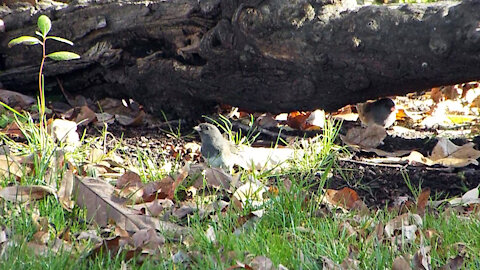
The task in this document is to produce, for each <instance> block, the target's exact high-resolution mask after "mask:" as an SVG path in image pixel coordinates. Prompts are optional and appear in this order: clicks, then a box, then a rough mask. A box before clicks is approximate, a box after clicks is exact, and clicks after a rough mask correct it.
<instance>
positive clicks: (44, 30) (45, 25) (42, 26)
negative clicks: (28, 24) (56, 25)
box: [2, 15, 80, 127]
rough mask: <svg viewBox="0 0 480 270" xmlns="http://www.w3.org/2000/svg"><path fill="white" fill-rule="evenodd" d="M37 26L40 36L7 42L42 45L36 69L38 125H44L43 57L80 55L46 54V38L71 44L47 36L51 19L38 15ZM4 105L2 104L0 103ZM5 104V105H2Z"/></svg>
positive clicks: (62, 39)
mask: <svg viewBox="0 0 480 270" xmlns="http://www.w3.org/2000/svg"><path fill="white" fill-rule="evenodd" d="M37 26H38V30H39V31H35V34H36V35H38V36H39V37H40V39H39V38H36V37H32V36H21V37H18V38H15V39H12V40H10V42H9V43H8V47H12V46H15V45H18V44H23V45H37V44H40V45H42V61H41V63H40V70H39V71H38V90H39V94H40V96H39V115H40V126H41V127H44V124H45V119H44V117H45V92H44V90H45V88H44V86H45V85H44V78H43V67H44V65H45V59H47V58H50V59H53V60H56V61H66V60H72V59H78V58H80V55H78V54H76V53H73V52H68V51H58V52H52V53H49V54H46V52H45V51H46V41H47V40H48V39H53V40H56V41H59V42H63V43H66V44H68V45H73V42H71V41H70V40H68V39H65V38H61V37H56V36H48V33H49V32H50V30H51V29H52V21H51V20H50V18H48V17H47V16H45V15H40V17H38V21H37ZM2 105H4V104H2ZM4 106H5V105H4Z"/></svg>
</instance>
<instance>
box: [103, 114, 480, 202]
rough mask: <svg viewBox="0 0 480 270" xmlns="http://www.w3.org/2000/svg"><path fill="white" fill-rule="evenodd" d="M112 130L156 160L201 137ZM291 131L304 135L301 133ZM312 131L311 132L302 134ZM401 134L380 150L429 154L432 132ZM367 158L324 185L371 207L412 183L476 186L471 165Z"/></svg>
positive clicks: (345, 162)
mask: <svg viewBox="0 0 480 270" xmlns="http://www.w3.org/2000/svg"><path fill="white" fill-rule="evenodd" d="M348 127H349V124H348V123H347V124H346V125H344V126H343V127H342V129H341V131H340V133H343V132H345V129H346V128H348ZM110 132H112V133H113V134H114V135H115V136H116V137H117V138H119V137H120V136H121V135H122V134H123V141H124V143H126V145H127V146H128V147H127V149H128V150H127V151H126V152H127V154H128V155H131V156H132V157H135V155H136V148H142V149H147V151H148V152H149V153H150V154H151V155H152V156H153V157H154V158H156V159H157V160H161V159H165V158H170V159H172V160H174V159H175V158H177V159H178V158H179V155H180V157H184V156H186V152H185V147H184V145H185V144H186V143H187V142H191V141H196V142H199V141H200V140H199V137H198V135H197V134H196V133H193V130H192V129H191V127H186V128H184V129H183V130H182V132H181V134H182V135H189V136H186V137H185V138H181V139H177V138H174V137H173V136H171V135H169V134H167V133H165V132H164V131H162V130H160V128H148V127H137V128H133V127H128V128H125V127H120V126H114V127H113V128H110ZM293 133H295V135H297V136H302V135H301V133H299V132H293ZM304 135H305V134H304ZM312 135H314V133H310V134H307V135H306V136H312ZM400 135H402V134H395V133H394V132H391V131H389V136H388V137H387V138H386V139H385V141H384V145H382V146H380V147H379V148H380V149H382V150H385V151H395V150H416V151H419V152H421V153H422V154H424V155H427V154H428V153H429V151H431V149H432V148H433V147H434V146H435V144H436V142H437V140H436V139H435V138H434V137H432V136H430V137H424V138H404V137H401V136H400ZM403 135H404V134H403ZM417 135H418V134H417ZM259 139H260V140H261V139H266V140H268V139H269V138H268V137H265V138H262V136H261V137H260V138H259ZM452 141H453V142H454V143H456V144H458V145H461V144H464V143H466V142H467V141H468V140H467V139H464V138H458V139H453V140H452ZM473 141H474V142H478V141H480V137H476V138H474V139H473ZM337 143H339V144H340V143H341V141H340V140H338V142H337ZM190 156H191V155H190ZM371 157H376V155H375V154H373V153H363V152H357V153H356V154H355V155H354V156H353V157H351V158H347V159H341V160H338V162H337V164H338V166H337V168H336V169H335V170H334V172H333V177H331V178H330V179H328V181H327V187H328V188H333V189H340V188H342V187H350V188H352V189H354V190H355V191H356V192H357V193H358V194H359V196H360V197H361V198H362V199H363V201H364V202H365V203H366V204H367V205H368V206H369V207H379V208H382V207H385V206H388V205H391V204H392V203H393V202H394V201H395V200H396V199H397V198H398V197H399V196H409V198H410V199H411V200H412V199H413V196H412V192H411V190H410V188H409V184H410V187H414V188H418V187H419V186H420V185H421V187H422V188H430V189H431V192H432V193H431V194H432V198H433V199H443V198H447V197H452V196H458V195H461V194H463V193H465V192H466V191H467V190H470V189H472V188H475V187H477V186H478V185H480V170H479V169H478V168H477V167H476V166H474V165H470V166H467V167H464V168H445V167H441V166H433V167H427V166H423V165H420V166H412V165H407V164H404V165H402V164H374V163H372V162H368V158H371ZM366 160H367V161H366ZM199 161H200V157H199V155H194V159H193V162H199Z"/></svg>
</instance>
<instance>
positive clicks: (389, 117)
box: [357, 98, 396, 128]
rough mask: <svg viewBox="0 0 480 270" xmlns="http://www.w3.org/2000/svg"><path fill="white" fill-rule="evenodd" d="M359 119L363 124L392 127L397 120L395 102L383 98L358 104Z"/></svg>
mask: <svg viewBox="0 0 480 270" xmlns="http://www.w3.org/2000/svg"><path fill="white" fill-rule="evenodd" d="M357 111H358V117H359V118H360V121H362V124H363V125H365V126H370V125H372V124H377V125H380V126H383V127H385V128H387V127H389V126H391V125H392V124H393V123H394V122H395V119H396V108H395V102H393V100H392V99H390V98H382V99H379V100H376V101H369V102H365V103H359V104H357Z"/></svg>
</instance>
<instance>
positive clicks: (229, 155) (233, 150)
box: [194, 123, 303, 170]
mask: <svg viewBox="0 0 480 270" xmlns="http://www.w3.org/2000/svg"><path fill="white" fill-rule="evenodd" d="M194 129H195V130H196V131H198V133H199V134H200V139H201V140H202V148H201V150H200V151H201V153H202V156H203V157H204V158H205V160H206V161H207V163H208V164H209V165H210V166H212V167H220V168H224V169H228V170H231V169H232V168H233V166H234V165H238V166H240V167H242V168H244V169H248V170H252V169H257V170H260V169H271V168H273V167H280V165H281V164H283V163H284V162H285V161H286V160H287V159H291V158H294V157H295V156H299V155H302V154H303V152H302V151H294V150H293V149H291V148H255V147H248V146H244V145H235V144H234V143H232V142H230V141H229V140H227V139H225V138H224V137H223V136H222V133H220V131H219V130H218V128H217V127H216V126H214V125H212V124H209V123H202V124H200V125H198V126H196V127H194ZM295 154H296V155H295Z"/></svg>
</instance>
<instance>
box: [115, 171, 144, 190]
mask: <svg viewBox="0 0 480 270" xmlns="http://www.w3.org/2000/svg"><path fill="white" fill-rule="evenodd" d="M142 186H143V183H142V179H141V178H140V175H138V174H137V173H136V172H132V171H127V172H125V173H124V174H123V175H122V176H120V178H118V180H117V183H116V184H115V187H116V188H120V189H122V188H126V187H142Z"/></svg>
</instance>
